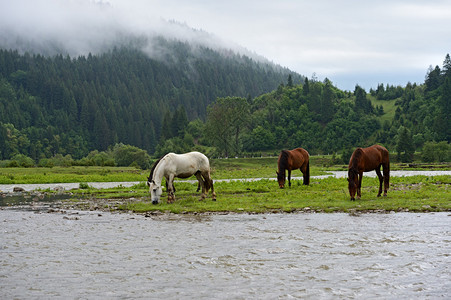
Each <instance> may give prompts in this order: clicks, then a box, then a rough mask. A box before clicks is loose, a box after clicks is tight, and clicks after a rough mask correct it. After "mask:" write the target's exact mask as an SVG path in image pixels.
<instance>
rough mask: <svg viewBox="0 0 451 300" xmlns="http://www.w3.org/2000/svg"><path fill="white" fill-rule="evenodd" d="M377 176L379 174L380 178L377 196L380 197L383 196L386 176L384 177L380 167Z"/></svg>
mask: <svg viewBox="0 0 451 300" xmlns="http://www.w3.org/2000/svg"><path fill="white" fill-rule="evenodd" d="M376 174H377V177H378V178H379V193H377V196H378V197H380V196H381V194H382V181H383V180H384V176H382V174H381V167H380V166H379V167H378V168H377V169H376Z"/></svg>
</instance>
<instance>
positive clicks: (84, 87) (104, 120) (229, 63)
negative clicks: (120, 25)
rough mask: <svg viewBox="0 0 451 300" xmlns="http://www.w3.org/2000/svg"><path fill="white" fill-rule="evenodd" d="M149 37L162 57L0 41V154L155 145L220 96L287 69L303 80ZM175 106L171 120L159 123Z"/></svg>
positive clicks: (264, 84)
mask: <svg viewBox="0 0 451 300" xmlns="http://www.w3.org/2000/svg"><path fill="white" fill-rule="evenodd" d="M154 43H157V44H158V45H154V47H155V48H158V49H160V51H161V53H162V55H160V57H159V59H154V58H150V57H149V56H148V55H146V54H144V53H143V52H142V51H140V50H137V49H138V47H127V48H124V47H121V48H115V49H112V50H111V51H109V52H107V53H104V54H100V55H91V54H90V55H88V56H80V57H69V56H62V55H58V56H52V57H47V56H43V55H39V54H33V55H32V54H28V53H25V54H20V53H18V52H17V51H15V50H7V49H0V160H5V159H10V158H12V157H13V156H14V155H17V154H23V155H26V156H29V157H31V158H32V159H33V160H35V161H38V160H39V159H40V158H44V157H47V158H48V157H52V156H54V155H55V154H62V155H67V154H69V155H71V156H72V157H74V158H76V159H79V158H81V157H84V156H86V155H87V154H88V153H89V152H90V151H92V150H106V149H107V148H108V147H109V146H112V145H115V144H117V143H124V144H130V145H134V146H137V147H139V148H142V149H145V150H146V151H148V152H149V153H153V152H154V150H155V147H156V146H157V144H158V142H159V141H160V140H161V138H162V129H163V130H167V129H168V128H167V127H168V126H169V127H172V129H171V130H176V131H177V130H179V129H177V127H184V126H185V125H186V123H187V122H188V121H190V120H194V119H197V118H199V119H200V120H205V117H206V108H207V106H208V105H209V104H210V103H212V102H213V101H214V100H216V98H217V97H225V96H239V97H255V96H258V95H260V94H263V93H266V92H269V91H271V90H274V89H275V88H276V87H277V86H278V85H279V84H280V83H281V82H283V81H286V78H287V77H288V75H289V74H291V76H293V78H294V79H295V80H296V81H298V82H300V81H301V80H302V77H301V76H300V75H298V74H295V73H293V72H290V71H289V70H288V69H284V68H281V67H279V66H276V65H274V64H272V63H269V62H261V61H255V60H253V59H251V58H249V57H247V56H244V55H239V54H235V53H233V52H231V51H222V52H221V53H220V52H218V51H214V50H212V49H210V48H207V47H202V46H198V45H197V46H191V45H189V44H187V43H183V42H179V41H175V40H170V41H169V40H166V39H163V38H158V39H156V40H155V41H154ZM173 114H176V116H177V119H176V120H175V119H174V120H170V121H169V124H165V125H164V126H163V121H164V120H163V119H164V116H168V115H169V116H172V115H173ZM174 128H175V129H174ZM180 129H182V128H180Z"/></svg>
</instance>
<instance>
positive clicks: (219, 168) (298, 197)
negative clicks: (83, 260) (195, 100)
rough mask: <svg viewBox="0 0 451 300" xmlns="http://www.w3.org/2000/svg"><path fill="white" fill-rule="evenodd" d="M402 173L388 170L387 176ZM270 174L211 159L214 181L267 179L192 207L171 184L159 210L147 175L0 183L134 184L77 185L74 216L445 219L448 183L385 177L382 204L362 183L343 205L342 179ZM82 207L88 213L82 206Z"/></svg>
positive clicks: (186, 192) (15, 172)
mask: <svg viewBox="0 0 451 300" xmlns="http://www.w3.org/2000/svg"><path fill="white" fill-rule="evenodd" d="M329 165H330V156H312V157H311V175H321V174H324V173H327V171H330V170H345V169H346V166H344V165H336V166H329ZM404 167H405V166H404V165H398V164H392V170H395V169H399V168H404ZM431 167H433V166H431ZM440 167H443V165H440ZM276 169H277V157H270V158H239V159H213V160H212V170H213V172H212V176H213V179H214V180H219V179H230V178H266V179H263V180H259V181H254V182H246V181H243V180H241V181H232V182H219V181H216V182H215V191H216V193H217V201H212V200H211V196H210V195H209V197H208V198H207V199H206V200H204V201H199V198H200V193H197V192H196V188H197V183H189V182H186V181H182V182H177V183H176V184H175V185H176V189H177V190H176V193H175V195H176V201H175V203H173V204H167V203H166V195H165V193H164V194H163V198H162V203H160V204H158V205H152V204H151V203H150V199H149V198H150V197H149V192H148V188H147V186H146V185H145V183H144V182H145V180H146V178H147V176H148V174H149V171H148V170H145V171H142V170H137V169H134V168H112V167H69V168H59V167H54V168H27V169H23V168H12V169H10V168H8V169H0V183H6V184H8V183H9V184H16V183H60V182H80V183H85V182H96V181H97V182H107V181H138V182H141V183H140V184H137V185H135V186H133V187H128V188H126V187H117V188H112V189H93V188H91V187H89V186H87V185H86V184H81V185H80V188H79V189H77V190H74V191H71V193H72V194H73V195H72V197H71V200H68V205H73V206H74V207H78V208H79V209H92V207H99V206H105V207H108V208H111V209H113V210H115V209H120V210H124V211H134V212H147V213H152V212H158V213H159V212H171V213H204V212H214V213H220V212H227V213H228V212H237V213H243V212H246V213H267V212H294V211H309V212H315V211H317V212H358V211H415V212H416V211H418V212H426V211H451V191H450V186H451V176H433V177H432V176H430V177H428V176H413V177H392V178H391V180H390V183H391V186H390V189H389V191H388V197H376V195H377V189H378V181H377V179H376V178H370V177H364V179H363V188H362V199H360V200H357V201H350V197H349V193H348V190H347V181H346V179H344V178H341V179H337V178H326V179H314V178H312V179H311V184H310V185H309V186H304V185H302V180H293V181H292V187H291V188H288V187H287V188H285V189H280V188H279V187H278V185H277V182H276V181H275V180H274V178H275V171H276ZM445 169H450V165H449V164H447V165H446V168H445ZM292 176H296V177H301V176H302V173H301V172H300V171H299V170H296V171H293V173H292ZM191 179H193V178H191ZM163 184H164V182H163ZM46 192H48V193H52V191H46ZM87 201H88V202H89V203H88V204H89V205H87V204H86V203H87ZM113 203H114V205H113ZM110 204H111V205H110ZM82 205H84V206H82ZM69 207H72V206H69Z"/></svg>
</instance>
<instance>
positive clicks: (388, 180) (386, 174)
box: [382, 163, 390, 196]
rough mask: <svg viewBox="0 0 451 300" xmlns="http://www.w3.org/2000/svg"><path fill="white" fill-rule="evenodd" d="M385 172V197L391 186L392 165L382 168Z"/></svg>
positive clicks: (388, 164)
mask: <svg viewBox="0 0 451 300" xmlns="http://www.w3.org/2000/svg"><path fill="white" fill-rule="evenodd" d="M382 168H383V169H382V170H383V172H384V196H387V191H388V188H389V186H390V163H386V164H385V165H383V166H382Z"/></svg>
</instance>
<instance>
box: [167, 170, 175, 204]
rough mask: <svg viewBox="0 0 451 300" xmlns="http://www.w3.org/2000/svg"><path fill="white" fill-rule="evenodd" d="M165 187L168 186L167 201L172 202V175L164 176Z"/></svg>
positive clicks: (173, 198)
mask: <svg viewBox="0 0 451 300" xmlns="http://www.w3.org/2000/svg"><path fill="white" fill-rule="evenodd" d="M166 182H167V188H168V203H173V202H174V201H175V195H174V175H169V176H168V177H167V178H166Z"/></svg>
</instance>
